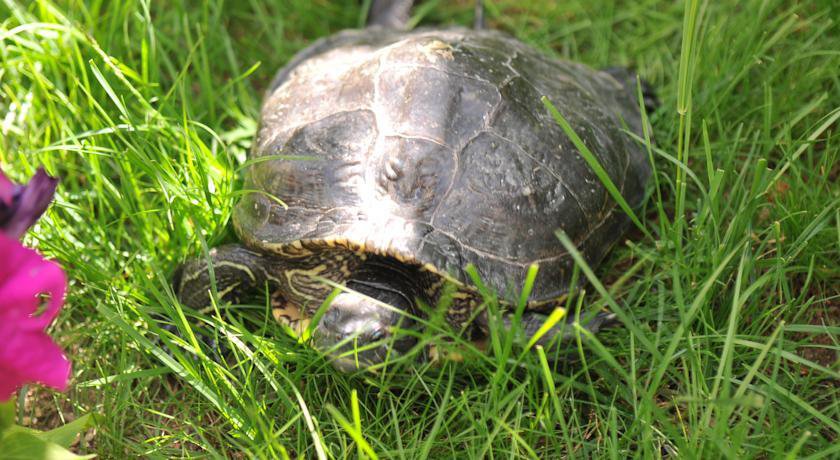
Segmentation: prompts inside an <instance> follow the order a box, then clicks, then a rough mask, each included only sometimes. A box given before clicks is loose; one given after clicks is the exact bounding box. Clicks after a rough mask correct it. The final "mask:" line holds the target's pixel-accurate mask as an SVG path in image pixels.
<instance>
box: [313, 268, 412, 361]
mask: <svg viewBox="0 0 840 460" xmlns="http://www.w3.org/2000/svg"><path fill="white" fill-rule="evenodd" d="M347 286H348V287H349V288H350V289H352V290H348V291H345V292H342V293H341V294H339V295H338V296H336V297H335V299H333V301H332V303H331V304H330V306H329V307H328V309H327V311H326V313H325V314H324V316H323V317H322V318H321V320H320V322H319V323H318V326H317V327H316V329H315V334H314V336H313V339H314V345H315V348H317V349H319V350H320V351H322V352H323V353H326V354H327V355H328V356H329V358H330V361H331V362H332V363H333V365H334V366H335V367H336V368H337V369H339V370H341V371H352V370H357V369H364V368H369V367H371V366H374V365H377V364H381V363H384V362H386V361H389V360H391V359H393V358H395V357H397V356H400V355H403V354H405V353H406V352H407V351H408V350H409V349H411V347H413V346H414V343H415V342H416V338H415V337H413V336H412V335H411V334H407V333H405V332H404V330H406V329H413V328H414V327H415V321H414V320H413V319H412V318H410V317H409V316H408V315H406V313H408V312H410V311H411V309H412V302H411V301H410V300H409V299H408V297H407V296H406V295H404V294H402V292H400V291H399V290H398V289H395V287H394V286H393V284H391V285H388V284H384V283H372V282H367V281H366V282H352V281H351V282H349V283H348V284H347Z"/></svg>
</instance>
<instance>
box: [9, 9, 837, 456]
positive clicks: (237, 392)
mask: <svg viewBox="0 0 840 460" xmlns="http://www.w3.org/2000/svg"><path fill="white" fill-rule="evenodd" d="M450 3H452V2H434V1H432V2H426V3H425V4H424V5H423V6H421V7H420V8H418V10H417V11H418V13H419V14H420V15H419V16H417V17H416V18H415V19H416V20H418V21H420V23H421V24H424V25H431V24H441V23H450V22H455V23H459V24H464V25H469V24H471V20H472V18H471V13H472V6H471V5H469V3H470V2H466V3H464V2H454V3H457V5H459V6H453V5H451V4H450ZM485 3H487V19H488V23H489V24H490V25H491V26H492V27H495V28H501V29H504V30H507V31H509V32H510V33H513V34H514V35H517V36H518V37H520V38H521V39H522V40H524V41H526V42H528V43H530V44H532V45H534V46H536V47H537V48H539V49H541V50H543V51H545V52H547V53H553V54H555V55H557V56H559V57H563V58H568V59H575V60H579V61H582V62H585V63H588V64H590V65H592V66H595V67H606V66H609V65H630V66H633V67H635V68H636V69H637V70H638V71H639V73H640V74H641V75H642V77H644V78H645V79H646V80H647V81H648V82H650V83H651V84H652V86H653V87H655V88H656V89H657V91H658V95H659V97H660V99H661V101H662V107H661V108H660V110H658V111H657V112H656V113H653V114H649V116H650V121H651V125H652V128H653V129H652V132H651V133H648V134H649V137H650V141H649V142H646V139H639V142H642V143H645V144H646V147H647V148H648V149H649V152H650V158H651V161H652V162H653V164H654V166H655V178H654V179H655V180H652V181H651V190H650V198H649V200H648V202H647V204H646V206H645V207H644V208H642V209H639V210H635V213H636V215H637V216H638V219H639V222H640V224H641V226H643V228H644V229H645V231H644V232H643V231H641V230H636V231H633V232H631V234H630V235H628V241H627V242H626V244H620V245H618V247H617V248H616V250H615V251H614V252H613V254H612V255H611V257H610V258H609V260H608V261H607V262H606V263H605V264H603V265H602V266H601V267H588V266H586V265H585V264H581V265H580V266H579V270H578V273H577V276H580V277H583V278H586V280H587V281H588V283H587V284H585V285H584V289H585V294H584V296H582V297H581V296H577V297H570V298H569V301H568V303H567V305H566V310H567V314H568V315H571V316H572V317H577V316H578V315H580V316H585V315H586V314H588V313H591V312H594V311H596V310H599V309H602V308H607V309H609V310H611V311H613V312H615V313H616V314H617V315H618V317H619V319H620V320H621V322H622V323H624V327H621V328H616V329H612V330H609V331H606V332H605V333H603V334H599V335H598V336H597V337H596V338H589V339H587V334H586V332H585V331H582V330H580V329H575V330H576V331H577V332H578V337H579V338H578V340H576V341H575V343H574V344H573V345H572V347H571V349H570V350H569V351H568V352H567V353H565V354H558V353H557V352H556V351H551V350H548V351H545V350H542V349H541V348H539V347H535V349H534V350H532V352H530V353H521V352H520V351H521V350H520V349H518V348H516V347H517V344H516V343H515V342H514V341H512V340H509V339H508V338H507V337H499V336H497V337H495V338H494V339H493V340H492V343H491V344H490V346H489V347H488V348H489V351H488V353H487V354H486V355H483V354H479V352H478V351H477V350H474V349H472V350H471V349H469V347H463V346H459V348H458V351H460V352H462V353H464V354H465V355H466V359H465V361H464V362H461V363H456V362H449V363H445V364H442V365H429V364H418V365H415V366H409V365H404V364H402V365H397V366H395V367H393V368H388V369H387V370H385V371H383V372H378V373H369V374H358V375H344V374H340V373H338V372H336V371H335V370H333V369H332V367H330V366H329V364H328V363H327V362H326V361H325V360H324V359H323V358H322V357H321V356H320V355H319V354H318V353H316V352H314V351H313V350H311V349H310V348H308V347H306V346H304V345H301V344H299V343H298V341H297V340H296V339H295V338H293V337H290V336H289V335H288V334H287V333H286V332H285V331H284V330H283V329H282V328H281V327H280V326H279V325H275V324H274V323H273V321H272V320H271V315H270V314H269V309H268V306H267V305H250V306H245V307H242V308H229V307H228V306H226V305H216V306H213V307H212V308H209V309H207V310H204V311H202V312H193V311H188V310H184V309H182V308H181V307H180V305H179V304H178V303H177V302H176V301H175V300H174V298H173V295H172V292H171V288H170V285H169V282H170V279H171V276H172V272H173V271H174V269H175V267H176V266H177V264H178V263H179V262H180V261H182V260H183V259H184V258H185V257H187V256H188V255H191V254H198V253H201V252H202V251H204V250H205V249H206V248H208V247H212V246H215V245H217V244H219V243H221V242H224V241H228V240H231V239H232V238H233V236H232V234H231V232H230V230H229V227H230V226H229V223H230V222H229V221H230V214H231V208H232V205H233V203H234V202H235V200H236V197H237V190H240V189H241V182H240V177H239V173H240V171H241V168H242V165H243V164H244V163H245V159H246V154H247V151H248V149H249V148H250V142H251V137H252V136H253V134H254V131H255V129H256V123H257V114H258V108H259V103H260V99H261V96H262V91H263V90H264V88H265V87H266V85H267V84H268V82H269V81H270V79H271V76H272V74H273V73H274V71H275V70H276V69H277V68H279V67H280V66H281V65H282V64H283V63H284V62H286V61H287V60H288V59H289V58H290V57H291V55H292V54H293V53H294V52H295V51H297V50H299V49H301V48H303V47H305V46H306V45H307V44H309V43H311V42H312V41H313V40H315V39H317V38H319V37H322V36H326V35H328V34H329V33H331V32H334V31H337V30H340V29H342V28H346V27H355V26H357V25H358V24H359V21H360V17H362V14H361V9H360V8H361V2H358V3H357V2H332V3H328V2H310V1H308V0H286V1H282V2H273V3H271V4H267V3H266V2H219V1H208V2H182V1H168V2H145V1H139V0H138V1H131V0H129V1H122V2H82V1H80V0H68V1H63V2H58V3H52V2H48V1H37V0H36V1H32V2H19V1H17V0H4V1H3V2H2V3H0V133H1V134H2V136H0V163H2V167H3V169H4V171H7V172H9V174H10V175H11V176H12V177H13V178H15V179H18V180H22V179H24V178H26V177H28V176H29V175H31V174H32V173H33V172H34V170H35V168H36V167H37V166H38V165H42V164H43V165H45V166H46V168H47V169H48V170H49V172H51V173H53V174H56V175H59V176H60V177H61V178H62V183H61V186H60V188H59V193H58V198H57V202H56V204H55V205H54V206H53V207H52V208H51V210H50V211H49V212H48V215H47V216H46V218H45V219H43V220H42V221H41V223H40V224H39V225H38V226H37V228H36V229H35V230H34V231H33V232H32V233H31V234H30V236H29V237H28V238H29V239H28V242H29V243H31V244H33V245H37V246H38V247H39V248H40V249H41V250H42V251H43V252H44V253H46V254H48V255H49V256H51V257H53V258H55V259H57V260H59V261H60V262H61V263H62V265H63V266H64V267H65V268H66V269H67V271H68V275H69V278H70V279H71V280H72V281H71V283H72V284H71V289H70V293H69V297H68V302H67V303H68V307H67V308H66V310H65V312H64V313H63V315H62V317H61V320H60V322H59V323H58V324H57V325H56V327H55V335H56V336H57V337H58V339H59V340H60V341H61V343H62V344H63V345H64V346H65V348H66V349H67V350H68V351H69V352H70V354H71V356H72V359H73V361H74V379H73V383H74V389H73V390H71V391H70V392H69V393H68V394H67V395H61V394H56V395H54V396H53V397H52V400H39V401H37V404H36V405H37V407H39V408H40V410H51V411H56V410H58V411H60V412H61V413H62V414H70V413H72V412H75V413H76V414H77V415H78V414H82V413H89V412H90V413H94V414H95V415H96V426H97V432H96V436H95V438H94V440H93V445H92V446H91V448H92V449H93V450H94V451H96V452H98V453H100V454H101V455H102V456H103V457H104V458H111V457H118V456H126V455H128V456H130V457H134V456H182V455H190V454H201V455H208V456H213V457H229V456H231V455H232V454H233V453H234V452H237V451H247V452H249V453H250V455H252V456H254V457H258V458H275V457H280V458H283V457H286V456H288V457H292V458H294V457H298V456H304V457H306V458H319V457H339V458H343V457H356V456H367V457H370V458H374V457H379V458H389V457H396V458H425V457H426V456H428V457H463V456H473V457H481V456H491V455H492V456H493V457H497V456H504V457H523V458H535V457H536V458H544V457H550V456H554V455H562V456H568V455H574V456H577V457H582V458H585V457H593V456H596V457H611V458H624V457H627V456H640V457H645V458H649V457H659V456H665V455H672V454H678V455H680V456H681V457H686V458H718V457H728V458H735V457H737V458H753V457H759V458H768V457H770V458H775V457H783V456H786V455H789V456H791V457H792V458H793V457H810V458H831V457H836V456H837V455H840V447H838V446H840V443H838V436H840V399H838V392H837V385H838V381H840V364H838V361H837V353H838V352H839V351H840V342H838V339H837V337H838V333H840V323H838V321H840V319H838V315H840V313H838V309H840V288H838V286H840V187H838V174H840V170H838V163H840V161H838V156H840V155H838V152H840V149H838V137H837V127H838V124H837V120H838V118H840V97H838V94H840V80H838V78H837V69H838V68H840V52H838V49H840V38H838V30H837V24H836V18H835V16H832V8H831V2H817V1H814V2H802V3H799V4H796V3H793V2H785V1H780V0H769V1H757V0H756V1H752V0H748V1H730V2H697V1H690V0H689V1H686V2H682V3H677V4H673V3H672V2H620V3H614V2H611V1H606V0H603V1H601V0H599V1H568V2H553V1H547V0H546V1H542V0H540V1H532V2H518V1H513V0H504V1H487V0H486V1H485ZM834 13H836V9H835V11H834ZM280 198H282V197H280ZM645 233H647V235H645ZM557 244H558V245H563V244H566V245H567V246H568V244H569V243H568V241H567V240H566V241H563V240H562V238H561V239H558V241H557ZM569 249H573V248H571V247H569ZM573 252H574V251H573ZM579 259H580V258H579ZM580 261H581V262H582V261H583V259H580ZM486 294H487V297H488V298H489V299H492V298H493V294H492V293H486ZM512 300H513V303H514V304H516V299H512ZM159 316H160V317H164V318H167V321H169V322H170V323H171V324H172V325H174V326H175V327H176V328H177V330H178V331H179V334H171V333H169V332H167V331H165V330H163V329H162V328H161V326H162V325H161V324H158V322H157V321H156V320H153V319H152V318H156V317H159ZM570 327H571V326H570ZM199 333H200V334H201V335H204V336H209V337H211V338H214V339H215V340H217V341H218V342H220V343H224V344H225V346H226V347H227V348H228V349H230V353H229V354H227V355H225V356H222V357H220V356H219V355H218V353H217V352H216V351H215V350H214V349H212V348H210V347H208V346H207V345H206V344H205V343H204V342H202V340H200V338H199V337H198V336H197V335H196V334H199ZM425 339H426V340H429V341H434V342H436V343H441V344H443V345H445V344H446V340H445V339H446V334H445V333H443V332H439V329H437V328H433V330H432V332H431V333H430V337H427V338H425ZM454 345H458V344H457V341H456V343H455V344H454ZM462 345H463V344H462Z"/></svg>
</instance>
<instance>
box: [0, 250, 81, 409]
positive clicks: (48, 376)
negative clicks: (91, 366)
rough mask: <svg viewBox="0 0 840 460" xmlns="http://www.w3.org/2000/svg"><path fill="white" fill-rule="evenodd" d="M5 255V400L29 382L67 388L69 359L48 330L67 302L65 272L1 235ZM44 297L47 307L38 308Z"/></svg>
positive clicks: (1, 303)
mask: <svg viewBox="0 0 840 460" xmlns="http://www.w3.org/2000/svg"><path fill="white" fill-rule="evenodd" d="M0 254H2V263H0V337H2V341H3V342H2V346H0V401H4V400H6V399H8V398H9V397H11V395H12V393H13V392H14V391H15V390H16V389H18V388H19V387H20V386H21V385H23V384H25V383H27V382H40V383H43V384H44V385H47V386H51V387H53V388H56V389H59V390H65V389H66V388H67V379H68V378H69V377H70V362H69V361H67V358H66V357H65V356H64V353H62V351H61V349H60V348H59V347H58V345H56V344H55V343H53V341H52V339H50V337H49V336H48V335H47V334H46V333H45V332H44V329H46V327H47V326H48V325H49V324H50V323H51V322H52V320H53V319H55V317H56V315H58V310H59V309H60V308H61V305H62V304H63V303H64V292H65V291H66V289H67V280H66V279H65V277H64V272H63V271H62V270H61V267H59V266H58V264H56V263H55V262H52V261H49V260H45V259H44V258H43V257H41V256H40V255H39V254H38V253H37V252H35V251H33V250H32V249H29V248H25V247H23V246H21V244H20V243H18V242H17V241H16V240H13V239H11V238H8V237H6V236H4V235H1V234H0ZM44 294H49V299H48V300H44V299H43V298H42V297H41V296H42V295H44ZM44 302H46V307H45V308H44V311H43V312H41V313H38V311H39V309H40V307H41V306H42V303H44Z"/></svg>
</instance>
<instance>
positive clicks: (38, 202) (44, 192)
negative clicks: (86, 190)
mask: <svg viewBox="0 0 840 460" xmlns="http://www.w3.org/2000/svg"><path fill="white" fill-rule="evenodd" d="M56 186H58V179H56V178H54V177H50V176H48V175H47V173H46V172H45V171H44V168H38V171H37V172H36V173H35V176H33V177H32V179H31V180H30V181H29V183H28V184H27V185H17V184H14V183H12V182H11V181H9V179H7V178H6V176H5V175H4V174H3V172H2V171H0V233H3V234H6V235H7V236H10V237H12V238H15V239H19V238H20V237H21V236H23V234H24V233H26V230H27V229H29V227H31V226H32V224H34V223H35V221H36V220H38V218H39V217H41V214H43V213H44V211H46V210H47V206H49V205H50V202H51V201H52V199H53V195H54V194H55V188H56Z"/></svg>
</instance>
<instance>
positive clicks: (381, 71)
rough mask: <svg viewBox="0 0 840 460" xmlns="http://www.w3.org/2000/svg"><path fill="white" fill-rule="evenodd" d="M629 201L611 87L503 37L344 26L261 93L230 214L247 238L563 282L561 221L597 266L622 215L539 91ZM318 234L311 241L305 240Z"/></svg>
mask: <svg viewBox="0 0 840 460" xmlns="http://www.w3.org/2000/svg"><path fill="white" fill-rule="evenodd" d="M542 96H547V97H548V99H549V100H551V101H552V103H553V104H554V105H555V106H556V107H557V109H558V110H559V111H560V112H561V113H562V114H563V116H564V117H566V119H567V120H568V121H569V123H570V124H571V125H572V126H573V127H574V129H575V131H576V132H577V134H578V135H579V136H580V137H581V139H582V140H583V142H584V143H585V144H586V145H587V146H588V147H589V148H590V150H591V151H592V152H593V153H594V154H595V155H596V156H597V157H598V160H599V161H600V163H601V165H602V166H603V168H604V169H605V170H606V171H607V173H608V174H609V176H610V177H611V179H612V181H613V182H614V183H615V184H616V185H617V186H618V187H619V189H620V190H621V192H622V194H623V195H624V197H625V198H626V199H627V201H628V202H629V203H630V204H631V205H635V204H638V203H640V202H641V200H642V198H643V194H644V184H645V182H646V180H647V179H648V177H649V175H650V166H649V164H648V161H647V156H646V153H645V151H644V150H643V148H642V146H641V145H639V144H638V143H637V142H635V141H634V140H632V139H631V137H630V136H629V135H628V134H627V132H625V130H628V129H629V130H630V131H634V132H639V133H640V132H641V123H642V122H641V118H640V116H639V110H638V104H637V103H636V99H635V98H634V97H633V95H632V94H630V92H629V91H627V90H626V89H625V87H624V86H623V85H622V83H621V82H619V81H617V80H616V79H614V78H613V77H612V76H610V75H609V74H607V73H605V72H601V71H596V70H593V69H591V68H589V67H586V66H584V65H581V64H577V63H573V62H567V61H562V60H557V59H552V58H549V57H546V56H544V55H543V54H541V53H539V52H538V51H536V50H534V49H533V48H531V47H529V46H527V45H524V44H523V43H521V42H519V41H517V40H516V39H514V38H512V37H510V36H507V35H505V34H503V33H500V32H496V31H475V30H467V29H450V30H417V31H413V32H397V31H389V30H385V29H367V30H360V31H345V32H342V33H339V34H337V35H334V36H332V37H328V38H326V39H323V40H321V41H319V42H316V43H315V44H314V45H312V46H311V47H309V48H308V49H306V50H304V51H303V52H301V53H300V54H299V55H298V56H297V57H296V58H295V59H294V60H293V61H292V62H291V63H290V64H289V65H287V66H286V67H285V68H283V69H282V70H281V71H280V72H279V74H278V75H277V77H276V78H275V80H274V82H273V84H272V85H271V88H270V89H269V90H268V92H267V94H266V97H265V101H264V104H263V107H262V114H261V126H260V128H259V132H258V136H257V138H256V141H255V144H254V146H253V148H252V151H251V160H252V161H253V162H254V163H253V164H252V166H251V167H250V168H249V171H248V173H247V177H246V184H245V188H246V189H249V190H254V191H256V192H255V193H249V194H247V195H246V196H244V197H243V199H242V200H241V201H240V203H239V204H238V206H237V209H236V211H235V213H234V223H235V227H236V229H237V232H238V234H239V236H240V238H242V240H243V241H244V242H245V243H246V244H247V245H249V246H252V247H255V248H258V249H262V250H266V251H275V252H278V253H280V254H282V253H283V252H282V251H281V250H279V249H280V248H283V247H286V246H287V245H290V244H292V243H295V242H299V241H303V242H310V243H312V242H315V243H316V244H317V243H318V242H327V241H328V242H329V243H330V246H335V244H336V242H339V244H343V245H349V246H351V247H355V248H356V250H359V248H362V249H363V250H364V251H366V252H370V253H376V254H381V255H386V256H392V257H395V258H397V259H399V260H400V261H403V262H408V263H416V264H418V265H421V266H425V267H426V268H427V269H430V270H434V271H436V272H438V273H445V274H447V275H448V276H450V277H451V278H452V279H455V280H458V281H465V280H466V279H467V277H466V274H465V272H464V269H465V267H466V266H467V265H468V264H472V265H474V266H475V267H476V269H477V270H478V272H479V274H480V275H481V278H482V280H483V281H484V283H485V284H487V285H488V286H490V287H492V288H495V289H496V290H497V291H500V292H505V291H506V290H507V289H509V288H510V287H517V288H518V287H519V286H520V285H521V284H520V283H522V281H523V279H524V277H525V274H526V272H527V269H528V266H529V265H531V264H535V263H536V264H539V265H540V271H539V274H538V276H537V279H536V283H535V286H534V288H533V290H532V298H531V300H532V301H544V300H549V299H552V298H555V297H557V296H560V295H562V294H563V293H564V292H565V291H566V290H567V289H568V280H569V278H570V274H571V268H572V264H573V262H572V260H571V257H570V256H569V255H568V254H567V253H566V252H565V251H564V248H563V246H562V245H561V244H560V243H559V241H558V239H557V237H556V234H555V232H556V231H557V230H562V231H564V232H565V233H566V234H567V235H568V236H569V237H570V238H571V239H572V240H573V241H574V242H575V243H576V244H577V246H578V248H579V249H580V250H581V252H582V253H583V254H584V256H585V257H586V258H587V259H588V261H589V262H590V263H597V262H599V261H600V259H601V258H602V257H603V256H604V254H605V253H606V251H607V250H608V249H609V248H610V247H611V246H612V244H614V243H615V242H616V241H617V240H618V239H619V238H620V237H621V235H622V233H623V231H624V230H625V229H626V227H627V225H628V218H627V216H626V215H624V213H623V212H622V211H621V210H620V208H619V207H618V206H617V205H616V203H615V201H614V200H613V199H612V198H611V197H610V196H609V194H608V192H607V191H606V190H605V188H604V186H603V185H602V184H601V182H600V181H599V180H598V178H597V177H596V175H595V174H594V173H593V171H592V170H591V168H590V167H589V166H588V165H587V163H586V162H585V161H584V159H583V158H582V157H581V156H580V154H579V152H578V151H577V149H576V148H575V147H574V145H573V144H572V142H571V140H570V139H569V138H568V137H567V136H566V135H565V134H564V132H563V131H562V129H561V128H560V127H559V126H558V125H557V124H556V122H555V121H554V120H553V118H552V117H551V115H550V113H549V112H548V111H547V110H546V108H545V107H544V105H543V104H542V102H541V101H540V98H541V97H542ZM310 246H311V245H310Z"/></svg>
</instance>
